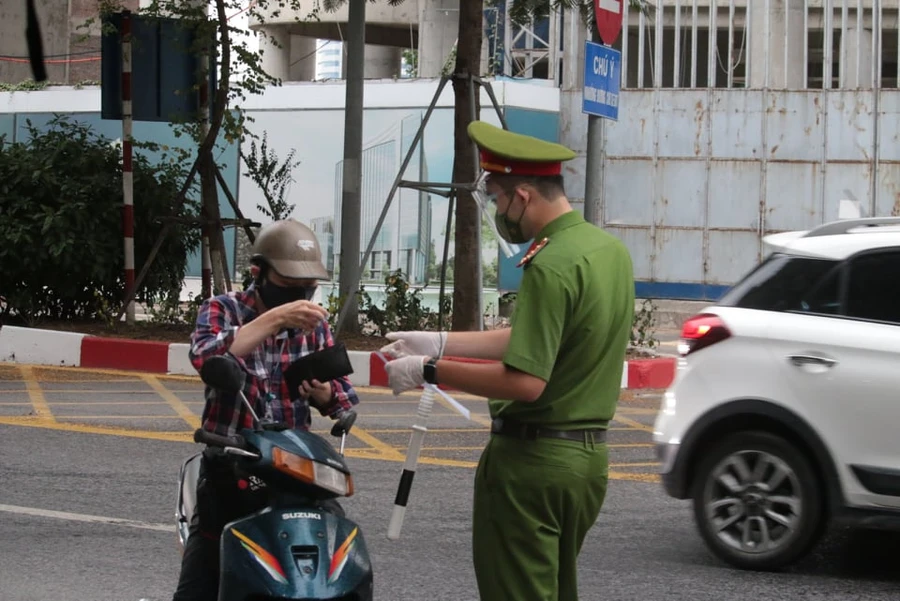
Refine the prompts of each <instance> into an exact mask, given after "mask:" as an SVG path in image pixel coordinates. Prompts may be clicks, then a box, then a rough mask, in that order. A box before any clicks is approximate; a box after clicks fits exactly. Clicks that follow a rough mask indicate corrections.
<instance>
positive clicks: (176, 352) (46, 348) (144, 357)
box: [0, 326, 676, 389]
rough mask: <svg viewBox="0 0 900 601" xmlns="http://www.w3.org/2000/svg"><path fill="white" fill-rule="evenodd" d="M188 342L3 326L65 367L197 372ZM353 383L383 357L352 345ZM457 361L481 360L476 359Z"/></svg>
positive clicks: (654, 371) (2, 339)
mask: <svg viewBox="0 0 900 601" xmlns="http://www.w3.org/2000/svg"><path fill="white" fill-rule="evenodd" d="M188 348H189V345H188V344H184V343H170V342H157V341H146V340H130V339H127V338H103V337H99V336H88V335H86V334H78V333H74V332H59V331H56V330H40V329H36V328H21V327H16V326H3V327H2V328H0V363H24V364H31V365H54V366H62V367H86V368H95V369H122V370H135V371H142V372H150V373H161V374H173V375H186V376H196V375H197V372H196V370H195V369H194V367H193V366H192V365H191V362H190V361H189V360H188ZM349 354H350V363H351V364H352V365H353V374H351V376H350V381H351V382H352V383H353V385H354V386H377V387H387V383H388V380H387V374H386V373H385V371H384V362H383V361H382V359H381V358H380V357H379V356H378V354H376V353H373V352H369V351H349ZM448 359H451V360H454V361H467V362H481V361H476V360H472V359H457V358H450V357H448ZM675 362H676V359H675V358H674V357H662V358H657V359H632V360H630V361H626V362H625V370H624V372H623V373H622V388H628V389H662V388H666V387H668V386H669V384H671V382H672V380H673V379H674V377H675Z"/></svg>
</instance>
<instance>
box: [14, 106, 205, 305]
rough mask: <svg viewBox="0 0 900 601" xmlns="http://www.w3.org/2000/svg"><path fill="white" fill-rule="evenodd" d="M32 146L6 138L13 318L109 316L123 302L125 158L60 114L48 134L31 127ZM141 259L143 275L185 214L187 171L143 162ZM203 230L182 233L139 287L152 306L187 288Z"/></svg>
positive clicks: (138, 163) (139, 159) (139, 172)
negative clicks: (168, 221) (165, 220)
mask: <svg viewBox="0 0 900 601" xmlns="http://www.w3.org/2000/svg"><path fill="white" fill-rule="evenodd" d="M26 129H27V131H28V138H29V140H28V142H27V143H26V142H16V143H13V144H8V143H6V142H5V141H4V140H2V139H0V215H3V218H2V219H0V290H2V291H3V294H4V296H5V297H6V300H7V303H8V306H7V307H6V309H5V310H6V311H7V312H9V311H15V312H16V313H17V314H18V315H19V316H21V317H22V318H23V319H25V320H27V321H29V322H31V323H34V322H36V321H37V320H39V319H42V318H43V319H96V318H98V317H104V318H109V314H110V312H111V311H112V312H115V310H114V309H110V307H115V308H118V307H120V306H121V302H122V299H123V297H124V288H125V283H124V273H123V272H124V251H123V244H124V242H123V234H122V206H123V200H122V194H123V192H122V166H121V158H122V157H121V152H120V150H119V149H118V147H117V146H116V145H114V144H113V143H112V141H110V140H108V139H106V138H103V137H101V136H98V135H96V134H94V133H93V132H92V131H91V130H90V128H89V127H87V126H86V125H83V124H81V123H77V122H71V121H69V120H68V119H66V118H64V117H56V118H55V119H53V120H52V121H51V122H50V123H49V124H48V126H47V127H46V128H45V129H44V130H38V129H37V128H36V127H34V126H33V125H32V123H31V121H27V125H26ZM133 170H134V190H135V203H134V221H135V232H134V235H135V252H134V254H135V262H136V266H137V267H138V268H140V266H142V265H143V263H144V261H145V260H146V258H147V256H148V255H149V253H150V249H151V247H152V246H153V243H154V242H155V241H156V238H157V236H158V234H159V232H160V230H161V228H162V226H163V224H162V223H160V221H158V219H157V218H158V217H162V216H167V215H176V216H181V217H187V216H192V215H196V207H195V205H193V204H192V203H188V204H187V205H186V206H185V207H184V208H182V209H180V210H176V206H175V197H176V196H177V193H178V190H179V188H180V185H181V182H182V181H183V180H184V176H185V173H184V169H183V167H182V166H181V165H179V164H177V163H172V162H163V163H161V164H159V165H153V164H151V163H150V161H148V159H147V158H146V157H145V156H144V155H143V154H140V153H135V156H134V162H133ZM198 243H199V235H198V232H197V231H196V230H191V229H190V228H188V227H186V226H178V225H176V226H173V230H172V233H170V235H168V236H167V237H166V238H165V241H164V242H163V245H162V247H161V249H160V251H159V254H158V255H157V258H156V261H154V264H153V267H152V268H151V269H150V271H149V273H148V274H147V277H146V278H145V281H144V282H143V284H142V286H141V288H140V290H138V294H137V299H136V300H137V301H138V302H147V301H150V300H153V299H154V298H156V297H158V296H159V295H160V294H162V293H163V292H165V291H168V290H177V289H180V288H181V284H182V281H183V280H184V274H185V270H186V263H187V256H188V253H189V252H191V251H193V250H194V249H195V248H196V247H197V245H198Z"/></svg>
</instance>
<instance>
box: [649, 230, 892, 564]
mask: <svg viewBox="0 0 900 601" xmlns="http://www.w3.org/2000/svg"><path fill="white" fill-rule="evenodd" d="M765 242H766V244H768V245H769V246H770V247H771V248H772V253H771V254H770V255H769V256H768V257H767V258H766V260H765V261H764V262H763V263H762V264H761V265H759V266H758V267H757V268H756V269H754V270H753V271H751V272H750V273H749V274H748V275H747V276H745V277H744V278H743V279H742V280H741V281H740V283H738V284H737V285H735V286H734V287H733V288H731V289H730V290H729V291H728V292H727V293H726V294H725V295H724V297H723V298H722V299H721V300H720V301H719V302H718V303H716V304H715V305H713V306H711V307H709V308H707V309H705V310H704V311H703V312H702V313H700V314H699V315H696V316H695V317H692V318H691V319H689V320H688V321H686V322H685V323H684V326H683V330H682V340H681V344H680V348H679V353H680V355H681V358H680V359H679V361H678V368H677V372H676V375H675V380H674V382H673V384H672V386H671V387H670V388H669V389H668V390H667V391H666V393H665V397H664V399H663V401H662V407H661V409H660V412H659V414H658V416H657V418H656V424H655V428H654V433H653V439H654V442H655V443H656V448H657V454H658V457H659V460H660V462H661V464H662V466H661V474H662V481H663V486H664V487H665V490H666V492H667V493H668V494H669V495H670V496H672V497H675V498H677V499H692V500H693V507H694V517H695V519H696V523H697V526H698V528H699V530H700V533H701V535H702V537H703V540H704V541H705V542H706V544H707V545H708V547H709V548H710V549H711V550H712V551H713V552H714V553H715V554H716V555H717V556H718V557H720V558H721V559H723V560H724V561H726V562H728V563H730V564H731V565H734V566H737V567H740V568H747V569H758V570H769V569H777V568H780V567H784V566H786V565H788V564H790V563H791V562H794V561H796V560H797V559H799V558H800V557H801V556H803V555H805V554H806V553H807V552H809V551H810V549H811V548H812V547H813V545H814V544H815V543H816V541H817V540H818V538H819V536H820V534H821V533H822V532H823V530H824V529H825V527H826V525H827V524H828V522H829V520H841V521H844V520H848V519H849V520H850V521H851V522H852V523H854V524H857V525H862V526H866V527H875V528H896V527H898V526H900V218H870V219H852V220H843V221H837V222H833V223H828V224H825V225H823V226H821V227H818V228H815V229H813V230H811V231H805V232H787V233H781V234H774V235H771V236H768V237H766V238H765Z"/></svg>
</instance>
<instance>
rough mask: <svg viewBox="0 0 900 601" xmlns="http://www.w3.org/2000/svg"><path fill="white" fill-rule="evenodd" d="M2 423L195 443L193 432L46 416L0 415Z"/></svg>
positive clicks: (0, 423) (5, 424) (81, 432)
mask: <svg viewBox="0 0 900 601" xmlns="http://www.w3.org/2000/svg"><path fill="white" fill-rule="evenodd" d="M0 425H4V426H26V427H31V428H44V429H47V430H62V431H65V432H76V433H79V434H107V435H111V436H125V437H128V438H146V439H149V440H164V441H166V442H189V443H193V442H194V438H193V433H192V432H160V431H158V430H127V429H125V428H115V427H112V426H91V425H88V424H73V423H62V422H56V421H53V420H49V419H46V418H34V417H0Z"/></svg>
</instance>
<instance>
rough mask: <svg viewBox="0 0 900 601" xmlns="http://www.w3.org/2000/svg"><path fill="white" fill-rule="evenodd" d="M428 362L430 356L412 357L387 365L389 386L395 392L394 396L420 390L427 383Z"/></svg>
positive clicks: (396, 360) (385, 366)
mask: <svg viewBox="0 0 900 601" xmlns="http://www.w3.org/2000/svg"><path fill="white" fill-rule="evenodd" d="M426 361H428V356H424V355H411V356H408V357H401V358H400V359H394V360H393V361H388V362H387V363H385V365H384V370H385V371H386V372H387V376H388V385H389V386H390V387H391V390H393V391H394V396H397V395H399V394H400V393H401V392H405V391H407V390H412V389H413V388H418V387H419V386H421V385H422V384H424V383H425V362H426Z"/></svg>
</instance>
